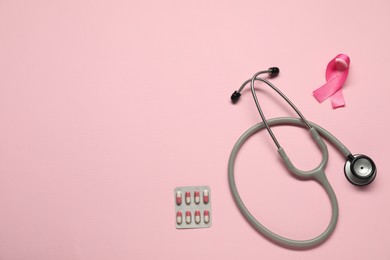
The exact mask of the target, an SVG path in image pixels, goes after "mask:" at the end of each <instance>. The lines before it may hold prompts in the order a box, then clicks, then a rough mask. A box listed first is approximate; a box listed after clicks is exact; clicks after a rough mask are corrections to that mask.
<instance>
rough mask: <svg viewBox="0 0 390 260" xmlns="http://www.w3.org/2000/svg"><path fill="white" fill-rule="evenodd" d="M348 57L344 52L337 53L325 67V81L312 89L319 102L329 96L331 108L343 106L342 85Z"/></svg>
mask: <svg viewBox="0 0 390 260" xmlns="http://www.w3.org/2000/svg"><path fill="white" fill-rule="evenodd" d="M350 62H351V61H350V59H349V57H348V56H347V55H345V54H339V55H337V56H336V57H335V58H334V59H332V60H331V61H330V62H329V63H328V66H327V67H326V83H325V84H324V85H322V86H321V87H319V88H318V89H316V90H314V91H313V95H314V97H315V98H316V99H317V101H318V102H319V103H322V102H323V101H324V100H326V99H328V98H330V102H331V104H332V107H333V108H338V107H343V106H345V101H344V96H343V92H342V90H341V89H342V87H343V84H344V82H345V80H346V79H347V76H348V71H349V64H350Z"/></svg>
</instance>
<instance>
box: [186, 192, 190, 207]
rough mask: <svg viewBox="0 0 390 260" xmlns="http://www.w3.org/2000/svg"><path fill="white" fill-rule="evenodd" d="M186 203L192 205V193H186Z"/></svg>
mask: <svg viewBox="0 0 390 260" xmlns="http://www.w3.org/2000/svg"><path fill="white" fill-rule="evenodd" d="M185 196H186V203H187V204H190V203H191V192H189V191H186V195H185Z"/></svg>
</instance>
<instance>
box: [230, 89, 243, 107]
mask: <svg viewBox="0 0 390 260" xmlns="http://www.w3.org/2000/svg"><path fill="white" fill-rule="evenodd" d="M240 96H241V93H240V92H238V91H237V90H236V91H234V93H233V94H232V96H231V97H230V99H231V100H232V102H233V104H235V103H236V102H237V101H238V99H239V98H240Z"/></svg>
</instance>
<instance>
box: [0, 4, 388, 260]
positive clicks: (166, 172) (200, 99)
mask: <svg viewBox="0 0 390 260" xmlns="http://www.w3.org/2000/svg"><path fill="white" fill-rule="evenodd" d="M389 11H390V2H389V1H388V0H373V1H354V0H346V1H339V0H331V1H309V0H307V1H304V0H298V1H288V0H281V1H258V0H257V1H249V0H247V1H204V0H200V1H174V0H165V1H141V0H139V1H138V0H136V1H134V0H133V1H132V0H130V1H119V0H110V1H108V0H107V1H102V0H98V1H87V0H77V1H76V0H75V1H69V0H66V1H65V0H64V1H46V0H36V1H19V0H0V209H1V212H0V259H1V260H14V259H15V260H16V259H29V260H34V259H37V260H38V259H39V260H43V259H56V260H61V259H64V260H73V259H82V260H88V259H91V260H100V259H115V260H121V259H186V260H191V259H354V260H357V259H378V260H382V259H390V246H389V245H390V242H389V241H390V240H389V234H390V203H389V200H390V174H389V170H388V166H387V164H388V162H389V154H390V141H389V132H390V124H389V115H388V111H389V109H390V101H389V94H390V78H389V67H390V66H389V61H390V51H389V46H390V36H389V24H390V16H389ZM339 53H346V54H348V55H349V56H350V58H351V68H350V71H349V77H348V79H347V81H346V85H345V87H344V89H343V92H344V96H345V99H346V107H345V108H341V109H337V110H332V109H331V106H330V103H329V101H326V102H324V103H323V104H318V103H317V101H316V100H315V99H314V97H313V96H312V91H313V90H314V89H316V88H317V87H319V86H321V85H322V84H323V83H324V82H325V68H326V65H327V63H328V62H329V60H330V59H332V58H334V57H335V56H336V55H337V54H339ZM270 66H279V67H280V69H281V73H280V76H279V77H278V78H276V79H274V80H273V81H272V82H273V83H275V84H276V85H277V86H278V87H279V88H280V89H281V90H282V91H284V92H285V93H286V95H288V96H289V97H290V98H291V100H292V101H293V102H295V104H296V105H297V106H298V107H299V108H300V109H301V111H302V112H303V113H304V114H305V116H306V117H307V118H308V119H309V120H311V121H314V122H316V123H317V124H319V125H322V126H323V127H325V128H327V129H328V130H329V131H331V132H332V133H334V134H335V135H336V136H337V137H338V138H339V139H340V140H341V141H342V142H344V143H345V144H346V145H347V146H348V147H349V149H351V151H352V152H354V153H364V154H367V155H369V156H371V157H372V158H373V159H374V160H375V162H376V164H377V167H378V176H377V179H376V180H375V181H374V183H373V184H372V185H371V186H369V187H367V188H366V189H360V188H357V187H354V186H352V185H351V184H350V183H349V182H348V181H347V180H346V179H345V177H344V173H343V165H344V158H343V157H342V156H341V155H340V154H339V153H338V152H337V151H336V150H335V149H334V148H332V147H329V152H330V160H329V164H328V166H327V169H326V171H327V175H328V178H329V180H330V182H331V184H332V185H333V188H334V190H335V192H336V194H337V197H338V201H339V206H340V217H339V222H338V225H337V227H336V230H335V232H334V233H333V235H332V236H331V237H330V239H329V240H327V241H326V242H325V243H324V244H322V245H321V246H319V247H317V248H314V249H311V250H306V251H294V250H290V249H285V248H282V247H279V246H276V245H274V244H272V243H270V242H269V241H268V240H266V239H265V238H264V237H262V236H261V235H260V234H258V233H257V232H256V231H255V230H254V229H252V228H251V226H250V225H249V224H248V223H247V222H246V221H245V219H244V218H243V217H242V215H241V214H240V213H239V211H238V209H237V207H236V205H235V203H234V201H233V198H232V196H231V193H230V190H229V186H228V179H227V162H228V157H229V154H230V151H231V148H232V147H233V145H234V143H235V142H236V140H237V139H238V137H239V136H240V135H241V134H242V133H243V132H244V131H245V130H246V129H248V128H249V127H250V126H252V125H254V124H255V123H257V122H259V121H260V118H259V115H258V113H257V111H256V110H255V105H254V103H253V100H252V97H251V95H250V92H249V91H244V92H243V95H242V97H241V100H240V102H239V103H238V104H236V105H232V104H231V103H230V101H229V98H230V95H231V93H232V92H233V91H234V90H236V89H238V87H239V86H240V85H241V83H242V82H243V81H244V80H246V79H247V78H249V77H251V76H252V75H253V74H254V73H255V72H256V71H258V70H262V69H266V68H268V67H270ZM258 93H259V99H260V102H262V104H263V105H264V110H265V113H266V115H267V116H268V117H276V116H295V115H294V113H293V112H292V111H291V110H290V109H288V107H287V105H285V104H284V103H282V101H281V99H279V98H278V97H277V96H276V95H274V94H273V93H272V92H270V91H269V90H268V89H267V88H264V87H263V86H261V85H259V91H258ZM275 133H276V134H277V136H278V138H279V139H280V142H281V143H282V144H283V146H284V148H285V150H286V151H287V152H288V153H289V154H290V157H291V159H292V160H293V161H294V162H295V163H296V164H297V165H298V166H300V167H302V168H303V169H309V168H311V167H313V166H315V165H316V164H317V163H318V162H319V160H320V153H319V151H318V150H317V148H316V146H315V145H314V144H313V142H312V141H311V140H310V138H308V136H307V133H306V131H305V130H303V129H297V128H292V127H278V128H277V129H275ZM386 161H387V162H386ZM236 174H237V185H238V188H239V190H240V192H241V196H242V198H243V199H244V201H245V202H246V204H247V206H248V208H249V209H250V210H251V211H252V213H253V214H254V215H255V216H256V217H257V218H258V219H259V220H260V221H261V222H262V223H264V225H266V226H267V227H269V228H270V229H271V230H273V231H275V232H277V233H280V234H281V235H284V236H288V237H291V238H296V239H305V238H311V237H313V236H316V235H318V234H319V233H321V232H322V230H323V229H324V228H325V227H326V226H327V223H328V221H329V218H330V205H329V202H328V200H327V197H326V195H325V193H324V191H323V190H322V189H321V188H320V187H319V186H318V185H317V184H316V183H314V182H301V181H299V180H297V179H295V178H293V177H292V176H291V175H290V174H288V173H287V172H286V170H285V169H284V167H283V166H282V165H281V164H280V160H279V158H278V155H277V152H276V150H275V147H274V145H273V143H272V141H271V139H270V137H269V136H268V135H267V133H266V132H262V133H259V134H258V135H257V137H255V138H252V139H250V140H249V141H248V143H247V144H246V145H245V146H244V148H243V149H242V151H241V153H240V155H239V157H238V159H237V167H236ZM192 185H209V186H210V187H211V189H212V197H211V201H212V207H213V209H212V210H213V226H212V227H211V228H208V229H197V230H176V228H175V212H174V197H173V190H174V188H175V187H176V186H192Z"/></svg>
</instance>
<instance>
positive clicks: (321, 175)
mask: <svg viewBox="0 0 390 260" xmlns="http://www.w3.org/2000/svg"><path fill="white" fill-rule="evenodd" d="M265 73H267V74H268V75H269V76H270V77H276V76H277V75H278V74H279V69H278V68H276V67H272V68H269V69H268V70H263V71H259V72H257V73H256V74H255V75H253V77H252V78H251V79H248V80H246V81H245V82H244V83H243V84H242V85H241V87H240V88H239V90H237V91H235V92H234V93H233V94H232V96H231V100H232V102H233V103H236V102H237V101H238V99H239V98H240V96H241V91H242V90H243V89H244V87H245V86H246V85H247V84H248V83H250V88H251V92H252V96H253V99H254V101H255V104H256V107H257V110H258V111H259V114H260V117H261V119H262V122H261V123H258V124H256V125H254V126H253V127H251V128H249V129H248V130H247V131H246V132H245V133H244V134H243V135H242V136H241V137H240V138H239V139H238V141H237V142H236V144H235V145H234V147H233V149H232V152H231V154H230V158H229V164H228V177H229V185H230V189H231V192H232V195H233V198H234V200H235V202H236V204H237V206H238V208H239V209H240V211H241V213H242V214H243V215H244V217H245V218H246V219H247V220H248V222H249V223H250V224H251V225H252V226H253V227H254V228H255V229H256V230H257V231H259V232H260V233H261V234H262V235H264V236H265V237H266V238H268V239H269V240H271V241H273V242H275V243H277V244H279V245H282V246H285V247H289V248H294V249H305V248H311V247H314V246H316V245H319V244H320V243H322V242H323V241H325V240H326V239H327V238H328V237H329V236H330V234H331V233H332V231H333V230H334V228H335V226H336V223H337V219H338V203H337V198H336V195H335V193H334V191H333V188H332V186H331V185H330V183H329V181H328V179H327V178H326V175H325V171H324V169H325V166H326V163H327V161H328V149H327V146H326V144H325V142H324V141H323V139H322V138H325V139H326V140H327V141H328V142H330V143H331V144H332V145H333V146H334V147H336V148H337V149H338V150H339V151H340V152H341V154H342V155H344V156H345V158H346V162H345V165H344V173H345V176H346V177H347V179H348V180H349V181H350V182H351V183H352V184H354V185H357V186H365V185H368V184H370V183H371V182H372V181H373V180H374V179H375V176H376V172H377V170H376V166H375V163H374V161H373V160H372V159H371V158H370V157H368V156H366V155H362V154H355V155H352V153H351V152H350V151H349V150H348V148H347V147H345V145H343V144H342V143H341V142H340V141H339V140H338V139H337V138H336V137H334V136H333V135H332V134H331V133H329V132H328V131H327V130H325V129H324V128H322V127H320V126H318V125H316V124H314V123H312V122H309V121H307V120H306V118H305V117H304V116H303V114H302V113H301V112H300V111H299V110H298V108H297V107H296V106H295V105H294V104H293V103H292V102H291V101H290V100H289V99H288V98H287V96H285V95H284V94H283V93H282V92H281V91H280V90H279V89H278V88H276V87H275V86H274V85H273V84H272V83H271V82H269V81H268V80H267V79H264V78H261V77H258V76H259V75H260V74H265ZM256 80H257V81H261V82H264V83H265V84H267V85H268V86H269V87H271V88H272V89H273V90H275V91H276V92H277V93H278V94H279V95H280V96H281V97H282V98H283V99H284V100H285V101H286V102H287V103H288V104H289V105H290V106H291V107H292V108H293V109H294V111H295V112H296V113H297V114H298V116H299V118H293V117H280V118H273V119H266V118H265V116H264V113H263V110H262V109H261V106H260V104H259V101H258V99H257V95H256V92H255V88H254V84H255V81H256ZM278 125H290V126H299V127H306V128H307V129H308V130H309V132H310V134H311V136H312V138H313V139H314V141H315V142H316V144H317V145H318V147H319V149H320V150H321V153H322V161H321V162H320V164H319V165H318V166H317V167H315V168H314V169H312V170H310V171H302V170H300V169H297V168H296V167H295V166H294V164H293V163H292V162H291V161H290V159H289V158H288V156H287V154H286V152H285V151H284V149H283V148H282V147H281V145H280V144H279V142H278V140H277V138H276V137H275V135H274V133H273V131H272V129H271V127H272V126H278ZM263 129H267V131H268V133H269V134H270V136H271V138H272V140H273V142H274V143H275V145H276V147H277V150H278V153H279V155H280V157H281V159H282V161H283V163H284V164H285V166H286V167H287V169H288V170H289V171H290V172H292V173H293V174H295V175H296V176H297V177H298V178H299V179H301V180H315V181H317V182H318V183H319V184H320V185H321V186H322V187H323V188H324V189H325V191H326V193H327V194H328V197H329V199H330V202H331V205H332V216H331V220H330V223H329V225H328V227H327V228H326V230H325V231H324V232H323V233H322V234H320V235H319V236H317V237H315V238H313V239H308V240H293V239H289V238H285V237H282V236H280V235H278V234H275V233H273V232H272V231H270V230H269V229H267V228H266V227H265V226H263V225H262V224H261V223H260V222H259V221H257V220H256V218H255V217H254V216H253V215H252V214H251V213H250V212H249V210H248V209H247V208H246V207H245V205H244V203H243V201H242V200H241V198H240V196H239V193H238V190H237V187H236V183H235V179H234V164H235V159H236V156H237V153H238V151H239V150H240V148H241V146H242V145H243V144H244V143H245V142H246V141H247V140H248V139H249V137H251V136H252V135H253V134H255V133H257V132H259V131H261V130H263Z"/></svg>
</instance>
